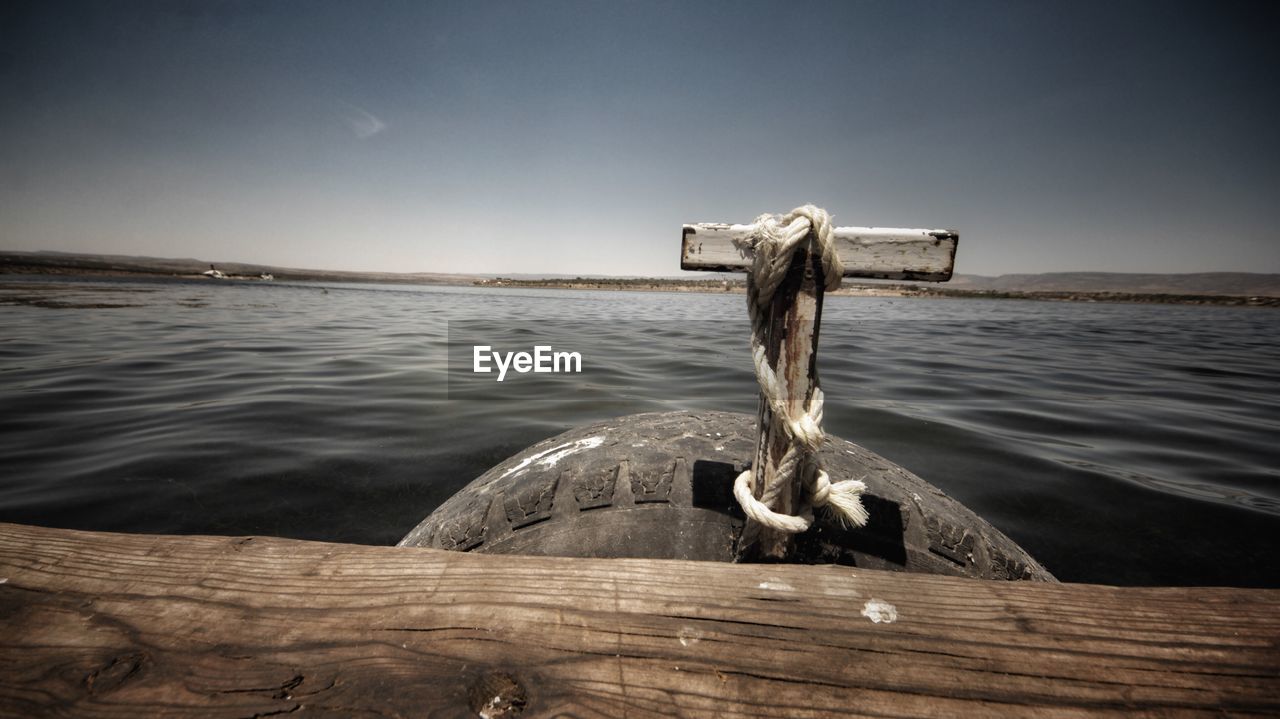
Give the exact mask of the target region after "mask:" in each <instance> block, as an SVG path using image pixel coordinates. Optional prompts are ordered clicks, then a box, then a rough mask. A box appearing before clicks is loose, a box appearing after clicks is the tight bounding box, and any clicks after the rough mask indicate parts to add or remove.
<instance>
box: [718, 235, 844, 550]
mask: <svg viewBox="0 0 1280 719" xmlns="http://www.w3.org/2000/svg"><path fill="white" fill-rule="evenodd" d="M808 243H809V249H808V250H806V251H803V252H800V251H797V252H796V253H795V255H794V256H793V257H792V258H791V267H790V268H788V270H787V275H786V277H785V278H783V280H782V283H781V284H780V285H778V290H777V292H775V293H774V296H773V300H772V301H771V302H770V303H769V307H768V309H767V310H766V313H765V317H766V319H767V325H766V328H765V336H764V347H765V359H766V360H767V361H768V362H769V366H770V367H771V368H772V369H773V371H774V374H775V375H776V376H777V378H778V385H779V387H780V389H781V391H782V396H783V397H785V398H787V403H788V405H789V406H790V409H791V411H792V412H793V413H794V414H795V416H797V417H799V416H801V415H803V414H804V408H805V407H806V406H807V405H808V402H809V400H810V399H812V398H813V393H814V391H815V390H817V389H818V387H819V383H818V361H817V360H818V335H819V330H820V325H821V321H822V295H823V287H824V286H825V285H826V282H825V278H824V277H823V274H822V262H821V260H820V259H819V258H818V257H816V256H814V255H813V254H812V243H813V231H812V230H810V232H809V240H808ZM756 426H757V427H758V428H759V431H758V432H757V434H756V453H755V458H754V459H753V460H752V467H753V468H754V470H755V487H756V488H755V497H756V499H760V498H761V495H762V494H763V492H764V488H765V487H767V486H769V485H770V484H771V483H772V482H773V481H774V477H775V476H776V475H777V473H778V465H779V464H780V463H781V462H782V457H783V455H785V454H786V452H787V449H788V448H789V447H790V446H791V441H790V438H789V437H788V436H787V433H786V431H785V430H783V429H782V428H781V427H775V426H774V423H773V411H772V410H771V409H770V407H769V403H768V402H767V401H766V400H765V398H764V396H763V395H762V396H761V397H760V404H759V410H758V418H757V425H756ZM811 471H813V470H812V468H811V467H801V468H800V471H799V472H798V473H797V475H796V477H797V479H796V480H795V481H792V482H789V483H787V484H785V485H783V486H782V488H781V492H780V493H779V494H778V497H777V500H776V501H775V503H774V505H773V506H772V507H770V509H772V510H773V511H775V512H778V513H780V514H787V515H792V514H795V513H796V510H797V508H798V505H799V498H800V496H801V494H802V492H803V488H802V486H801V483H800V481H799V478H800V477H801V476H803V475H804V473H805V472H811ZM794 538H795V535H793V534H788V533H786V532H779V531H776V530H773V529H769V528H767V527H764V526H761V525H758V524H756V523H755V522H754V521H751V520H747V526H746V528H745V529H744V530H743V534H742V539H741V541H740V542H739V544H738V557H739V559H741V560H743V561H759V560H771V561H779V560H784V559H786V557H787V556H788V555H789V554H790V553H791V549H792V547H793V539H794Z"/></svg>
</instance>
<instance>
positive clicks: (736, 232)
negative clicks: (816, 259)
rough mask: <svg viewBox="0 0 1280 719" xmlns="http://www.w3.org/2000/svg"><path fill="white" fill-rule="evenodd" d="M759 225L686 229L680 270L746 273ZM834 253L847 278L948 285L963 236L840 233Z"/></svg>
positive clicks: (881, 230)
mask: <svg viewBox="0 0 1280 719" xmlns="http://www.w3.org/2000/svg"><path fill="white" fill-rule="evenodd" d="M754 227H755V226H754V225H727V224H723V223H716V222H701V223H697V224H692V225H685V226H684V240H683V242H682V243H681V247H680V269H682V270H704V271H718V272H746V271H748V270H750V269H751V259H752V252H751V250H750V247H749V245H748V244H747V238H748V237H749V236H750V235H751V232H752V231H753V230H754ZM834 235H835V238H834V242H835V247H836V252H837V253H838V254H839V255H840V260H841V261H842V262H843V263H844V276H845V277H869V278H880V279H890V280H917V281H923V282H946V281H947V280H949V279H951V272H952V268H953V267H954V265H955V256H956V245H957V243H958V242H959V241H960V235H958V234H957V233H956V232H954V231H952V230H910V229H902V228H896V227H837V228H836V229H835V233H834Z"/></svg>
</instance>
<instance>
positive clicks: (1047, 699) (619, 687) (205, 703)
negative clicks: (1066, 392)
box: [0, 525, 1280, 717]
mask: <svg viewBox="0 0 1280 719" xmlns="http://www.w3.org/2000/svg"><path fill="white" fill-rule="evenodd" d="M873 599H874V600H879V601H882V602H884V603H887V604H892V605H894V607H896V615H897V618H896V621H893V622H889V623H886V622H878V623H877V622H872V621H871V620H870V619H869V618H868V617H866V616H864V615H863V612H864V609H865V607H866V604H867V602H868V601H870V600H873ZM1223 712H1225V713H1232V714H1249V713H1257V714H1274V713H1276V712H1280V592H1276V591H1269V590H1253V589H1206V588H1195V589H1178V588H1115V587H1102V586H1086V585H1053V584H1041V583H1029V582H1028V583H1019V582H987V581H976V580H966V579H954V578H945V577H935V576H926V575H905V574H895V573H885V572H875V571H870V570H860V569H853V568H848V567H803V566H791V565H732V564H709V563H698V562H678V561H659V560H570V559H556V558H535V557H518V556H496V555H480V554H465V553H451V552H443V551H438V550H431V549H411V548H397V547H362V546H351V545H336V544H324V543H317V542H302V541H296V540H283V539H267V538H256V537H240V538H229V537H166V536H141V535H112V534H99V533H88V532H75V531H67V530H53V529H40V528H34V527H25V526H18V525H0V715H2V716H6V717H42V716H67V717H136V716H200V717H263V716H274V715H284V714H296V715H300V716H301V715H307V716H346V717H424V716H425V717H436V716H442V717H462V716H479V715H484V716H515V715H519V714H522V715H523V716H551V715H573V716H584V717H591V716H600V717H615V716H649V715H682V716H708V717H710V716H717V717H718V716H726V715H741V716H748V715H749V716H830V715H835V714H855V715H867V716H913V717H914V716H940V717H951V716H962V715H969V716H1030V715H1035V716H1086V715H1099V714H1116V715H1161V716H1164V715H1193V714H1205V715H1208V714H1215V715H1216V714H1219V713H1223Z"/></svg>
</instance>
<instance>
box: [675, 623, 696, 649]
mask: <svg viewBox="0 0 1280 719" xmlns="http://www.w3.org/2000/svg"><path fill="white" fill-rule="evenodd" d="M676 639H679V640H680V646H682V647H687V646H691V645H694V644H697V643H698V642H700V641H702V632H700V631H698V630H697V629H694V628H693V627H680V631H679V632H676Z"/></svg>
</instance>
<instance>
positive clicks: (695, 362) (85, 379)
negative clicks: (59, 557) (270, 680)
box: [0, 277, 1280, 586]
mask: <svg viewBox="0 0 1280 719" xmlns="http://www.w3.org/2000/svg"><path fill="white" fill-rule="evenodd" d="M0 303H4V304H0V408H3V409H2V412H0V462H2V463H3V470H2V471H0V520H4V521H15V522H25V523H31V524H41V525H48V526H60V527H76V528H86V529H100V530H112V531H129V532H172V533H214V534H271V535H280V536H289V537H300V538H308V539H324V540H332V541H346V542H363V543H372V544H390V543H393V542H395V541H396V540H398V539H399V538H400V537H401V536H402V535H403V534H404V533H405V532H406V531H408V530H409V529H410V528H411V527H413V526H414V525H415V524H416V523H417V522H418V521H419V520H420V519H421V518H422V517H424V516H425V515H426V514H427V513H429V512H430V511H431V510H432V509H433V508H434V507H435V506H437V505H438V504H439V503H440V502H442V501H443V500H444V499H445V498H447V497H448V496H449V495H450V494H452V493H453V492H454V491H455V490H457V489H458V488H460V487H461V486H462V485H464V484H465V483H466V482H468V481H470V480H471V479H472V478H474V477H475V476H477V475H478V474H480V473H481V472H483V471H484V470H485V469H487V468H488V467H490V466H491V465H493V464H496V463H497V462H499V461H501V460H502V459H503V458H505V457H507V456H508V455H510V454H513V453H514V452H517V451H519V450H520V449H522V448H523V447H525V446H527V445H529V444H531V443H533V442H535V441H537V440H540V439H542V438H545V437H547V436H550V435H552V434H555V433H558V432H560V431H563V430H565V429H568V428H569V427H572V426H574V425H578V424H583V423H587V422H592V421H596V420H600V419H604V418H608V417H614V416H618V415H623V414H629V413H633V412H644V411H656V410H669V409H729V410H736V411H743V412H753V411H754V409H755V384H754V379H753V377H752V374H751V368H750V362H749V357H748V354H747V349H746V348H747V323H746V311H745V307H744V300H743V298H742V296H741V295H713V294H684V293H609V292H566V291H550V290H546V291H540V290H500V289H494V290H481V289H476V288H454V287H405V286H386V285H384V286H351V285H329V286H319V285H288V284H279V283H231V282H226V283H223V282H212V281H210V282H160V281H156V282H139V281H110V280H101V281H68V280H65V279H60V280H57V281H53V282H46V281H39V280H32V279H30V278H18V277H9V278H4V279H0ZM565 320H572V323H573V324H572V326H573V327H577V328H580V329H578V330H576V331H577V335H576V336H570V337H568V338H565V337H564V329H563V328H564V327H565V326H566V325H565V324H564V321H565ZM467 323H490V324H491V325H492V326H493V327H494V328H495V329H493V332H496V333H498V334H500V335H502V336H499V337H495V342H506V343H514V344H523V345H524V346H532V345H533V344H535V343H536V342H540V341H542V339H543V338H545V337H547V336H550V335H551V334H556V343H557V345H563V344H564V343H565V342H570V343H579V344H580V345H581V346H574V347H567V349H572V350H577V351H580V352H582V354H583V355H584V363H585V364H586V365H587V367H586V369H587V372H585V373H584V374H583V376H581V377H577V378H573V379H572V381H568V380H559V379H556V380H552V379H546V380H545V381H541V380H540V381H530V382H524V383H520V382H515V383H512V384H511V385H510V388H509V389H508V388H507V387H506V386H504V388H503V389H502V390H501V391H497V390H494V391H489V392H485V393H480V394H474V393H467V392H462V391H459V385H458V384H456V382H457V380H458V377H457V376H456V369H457V368H456V367H455V374H452V375H451V374H449V373H448V370H447V367H448V365H447V362H446V359H447V352H446V337H447V336H448V334H449V329H450V327H453V328H454V330H455V333H456V332H457V328H458V327H459V326H463V325H466V324H467ZM468 326H475V325H474V324H472V325H468ZM553 328H560V329H557V330H555V332H553ZM556 348H557V349H560V348H561V347H560V346H557V347H556ZM819 366H820V372H821V376H822V382H823V386H824V389H825V390H826V393H827V398H828V402H827V408H826V423H825V426H826V429H827V430H828V431H829V432H831V433H833V434H838V435H841V436H843V437H846V438H848V439H851V440H853V441H855V442H858V443H860V444H863V445H865V446H867V447H869V448H870V449H872V450H875V451H877V452H879V453H881V454H883V455H885V456H887V457H889V458H890V459H892V460H894V461H896V462H898V463H900V464H902V465H904V466H906V467H907V468H909V469H911V470H913V471H915V472H916V473H918V474H920V475H921V476H923V477H924V478H925V479H927V480H928V481H930V482H932V483H933V484H935V485H937V486H939V487H940V488H942V489H943V490H945V491H946V492H948V493H950V494H952V495H953V496H955V497H957V498H958V499H960V500H961V501H962V502H964V503H965V504H967V505H969V506H970V507H971V508H972V509H974V510H975V511H976V512H978V514H980V515H982V516H984V517H986V518H987V519H988V520H990V521H991V522H992V523H993V524H995V525H996V526H997V527H999V528H1000V529H1002V530H1004V531H1005V532H1006V533H1007V534H1009V535H1010V536H1012V537H1013V538H1014V539H1015V540H1017V541H1018V542H1019V543H1021V544H1022V545H1023V546H1024V547H1026V548H1027V549H1028V550H1030V551H1031V552H1032V553H1033V554H1034V555H1036V556H1037V558H1039V559H1040V560H1041V561H1042V562H1043V563H1044V564H1045V565H1046V566H1047V567H1049V569H1050V570H1052V571H1053V572H1055V573H1056V574H1057V575H1058V577H1059V578H1061V579H1064V580H1069V581H1088V582H1106V583H1118V584H1226V585H1258V586H1280V562H1278V561H1277V559H1276V556H1277V550H1280V409H1278V408H1280V372H1278V370H1280V312H1277V311H1274V310H1267V309H1235V308H1209V307H1180V306H1153V305H1120V304H1083V303H1081V304H1073V303H1048V302H1024V301H1012V300H994V301H984V300H923V299H883V298H846V297H832V298H828V300H827V304H826V309H825V312H824V315H823V325H822V350H821V354H820V364H819ZM543 379H545V378H543ZM449 380H454V382H455V384H452V385H451V384H450V383H449ZM451 386H452V387H453V389H454V391H453V392H449V391H448V389H449V387H451Z"/></svg>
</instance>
